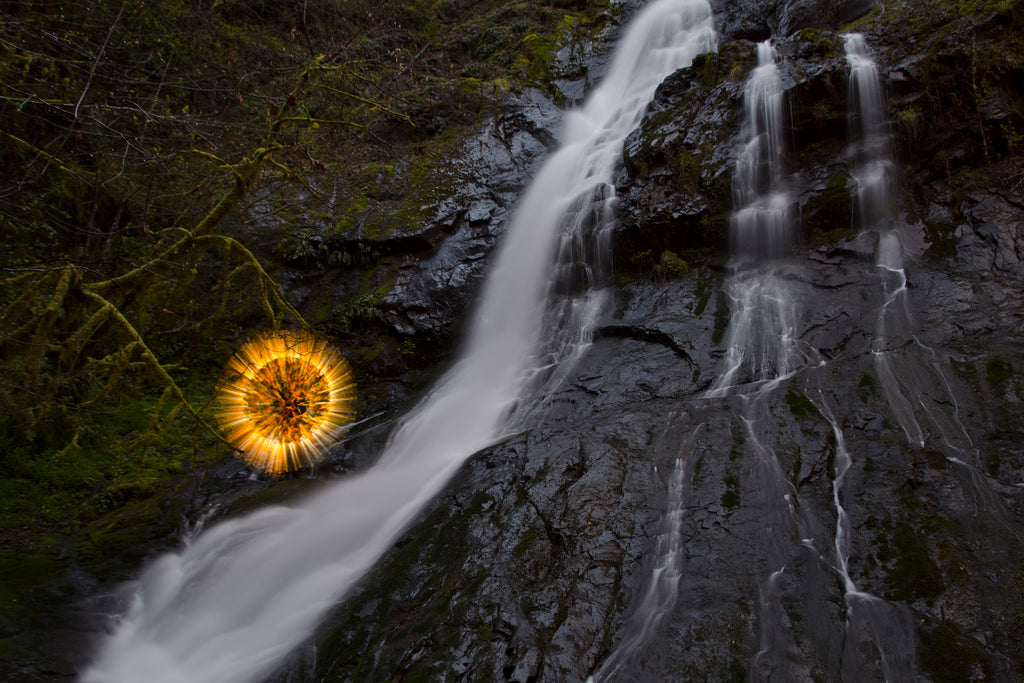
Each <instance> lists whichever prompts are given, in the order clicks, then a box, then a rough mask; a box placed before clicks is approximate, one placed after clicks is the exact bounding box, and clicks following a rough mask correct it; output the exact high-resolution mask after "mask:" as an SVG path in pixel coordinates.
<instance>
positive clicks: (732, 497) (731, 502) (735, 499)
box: [722, 475, 740, 508]
mask: <svg viewBox="0 0 1024 683" xmlns="http://www.w3.org/2000/svg"><path fill="white" fill-rule="evenodd" d="M739 504H740V482H739V479H738V478H737V477H735V476H733V475H729V476H727V477H726V478H725V493H724V494H722V507H725V508H735V507H739Z"/></svg>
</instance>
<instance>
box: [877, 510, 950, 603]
mask: <svg viewBox="0 0 1024 683" xmlns="http://www.w3.org/2000/svg"><path fill="white" fill-rule="evenodd" d="M887 528H888V529H891V536H890V537H889V538H888V539H885V538H884V537H883V538H881V539H880V541H881V542H880V543H879V559H881V560H882V561H883V562H887V563H889V567H890V569H889V572H888V575H887V576H886V579H885V584H886V587H887V588H888V591H887V593H886V597H888V598H889V599H892V600H904V601H906V602H914V601H915V600H931V599H934V598H935V597H937V596H939V595H940V594H941V593H942V592H943V590H945V585H944V583H943V580H942V572H941V571H940V569H939V567H938V565H937V564H936V563H935V560H934V559H932V555H931V550H930V548H929V545H928V539H927V536H926V535H925V533H926V530H925V529H924V528H916V527H914V526H912V525H911V524H910V523H909V522H906V521H902V520H901V521H899V522H897V523H895V524H892V523H891V522H889V521H888V520H886V521H885V522H884V523H883V525H882V529H883V530H885V529H887Z"/></svg>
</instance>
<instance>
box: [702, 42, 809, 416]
mask: <svg viewBox="0 0 1024 683" xmlns="http://www.w3.org/2000/svg"><path fill="white" fill-rule="evenodd" d="M757 56H758V66H757V68H755V69H754V71H753V73H751V75H750V78H749V79H748V80H747V84H746V87H745V88H744V130H745V131H746V137H747V141H746V142H745V143H744V145H743V147H742V149H741V151H740V155H739V159H738V160H737V162H736V170H735V173H734V174H733V183H732V185H733V204H734V206H735V207H736V210H735V211H734V213H733V215H732V217H731V219H730V237H731V243H732V252H733V260H732V267H733V269H734V272H733V273H732V274H731V275H730V278H729V281H728V283H727V285H726V290H727V292H728V295H729V298H730V300H731V308H732V315H731V317H730V320H729V332H728V337H727V339H726V344H727V349H728V350H727V352H726V359H725V363H724V366H723V371H722V373H721V374H720V375H719V377H718V380H717V381H716V382H715V384H714V386H713V388H712V390H711V391H710V392H709V394H708V396H709V397H721V396H725V395H727V394H729V393H730V390H731V389H732V388H733V387H735V386H736V385H738V384H750V383H753V384H755V385H758V384H764V383H769V384H770V385H772V386H774V384H776V383H777V382H778V381H779V380H781V379H783V378H785V377H786V376H787V375H788V374H789V373H790V372H791V371H792V370H793V362H794V352H795V348H794V345H795V340H794V338H793V331H794V329H795V315H796V309H795V304H794V301H795V297H794V296H793V294H792V293H791V292H790V291H789V286H788V284H787V282H786V278H785V272H784V269H783V265H782V263H781V262H780V261H779V258H780V257H782V256H785V255H786V254H787V253H788V251H789V250H790V248H791V247H792V245H793V243H794V241H795V230H794V225H793V202H792V199H791V198H790V196H789V195H788V193H786V192H785V190H784V189H783V183H782V136H783V133H782V130H783V129H782V126H783V91H782V80H781V76H780V74H779V67H778V65H777V64H776V61H775V50H774V48H773V47H772V45H771V42H770V41H765V42H763V43H760V44H758V46H757Z"/></svg>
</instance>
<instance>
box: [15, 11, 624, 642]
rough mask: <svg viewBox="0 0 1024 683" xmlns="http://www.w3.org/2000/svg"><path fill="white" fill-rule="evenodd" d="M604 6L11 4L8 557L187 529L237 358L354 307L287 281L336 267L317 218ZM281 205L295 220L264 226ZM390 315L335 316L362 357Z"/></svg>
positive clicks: (112, 552) (348, 204)
mask: <svg viewBox="0 0 1024 683" xmlns="http://www.w3.org/2000/svg"><path fill="white" fill-rule="evenodd" d="M605 4H606V3H604V2H590V1H588V0H550V1H547V2H541V3H535V2H512V3H507V2H496V1H487V2H466V1H464V0H417V1H411V2H405V3H384V4H381V3H373V2H367V1H365V0H347V1H342V0H317V1H307V2H302V3H289V2H273V1H266V0H228V1H226V2H213V3H209V2H196V1H193V0H175V1H173V2H166V3H158V4H154V3H147V2H140V1H138V0H100V1H97V2H84V1H83V2H69V3H13V4H9V5H8V6H6V7H5V8H4V9H3V10H2V15H3V21H2V22H0V52H2V54H3V59H2V60H0V122H2V127H0V131H2V132H0V154H2V158H3V160H4V164H3V170H2V171H0V245H2V247H3V249H2V254H3V255H2V256H0V378H2V379H0V449H2V455H0V472H2V475H3V476H2V478H0V494H2V495H0V548H3V549H5V550H9V551H14V552H16V553H18V555H15V554H12V555H11V556H10V558H9V559H10V563H8V564H5V567H6V568H8V569H13V568H14V567H16V566H18V565H20V564H21V562H20V561H19V560H18V557H19V556H23V555H24V553H26V552H31V553H38V554H36V555H33V556H34V557H37V558H38V561H39V563H42V564H43V565H46V566H52V565H53V563H54V562H55V561H56V558H57V557H60V558H63V559H62V560H61V562H63V563H66V562H67V560H71V561H72V563H77V562H79V561H82V562H85V563H86V566H87V568H92V569H95V568H97V567H99V565H100V564H101V563H106V562H108V561H110V560H111V559H114V558H116V562H118V563H123V566H124V567H131V566H137V563H138V559H139V556H140V555H142V554H147V553H150V552H152V551H153V549H154V541H155V542H156V544H157V545H160V544H164V543H167V542H169V541H171V540H172V538H173V535H172V532H173V530H174V529H175V528H176V527H177V526H178V525H179V523H180V519H181V511H182V508H183V506H184V505H185V504H186V503H187V501H188V498H189V496H190V495H191V494H192V493H194V492H195V491H196V490H197V488H198V487H201V486H203V485H204V472H205V471H206V469H207V467H208V466H210V465H212V464H214V463H216V462H219V461H222V460H224V459H225V458H227V457H229V456H230V453H231V450H230V448H229V447H228V446H227V445H226V444H225V443H223V442H222V441H221V439H220V437H219V436H218V435H217V433H216V432H215V431H214V430H213V429H208V428H207V425H206V423H207V422H208V415H209V406H210V402H211V401H212V398H213V396H214V394H215V389H216V383H217V381H218V378H219V374H220V371H221V368H222V367H223V365H224V363H225V362H226V360H227V358H228V357H229V356H230V354H231V352H232V351H233V350H234V349H235V348H237V347H238V346H239V345H240V344H241V343H242V342H243V341H244V340H245V339H247V338H248V337H249V336H250V335H251V334H252V333H253V332H255V331H257V330H260V329H263V328H265V327H276V326H279V325H293V326H294V325H297V326H305V325H308V324H315V323H318V322H322V321H324V319H325V318H328V317H330V316H331V315H332V310H331V308H330V307H327V310H320V309H317V307H313V308H312V309H310V310H304V311H302V312H300V311H299V310H297V309H296V308H295V306H294V305H293V303H292V302H291V301H290V300H289V298H288V295H287V294H286V293H284V292H283V291H282V288H281V286H280V284H279V283H280V282H281V281H282V275H284V274H285V273H286V268H287V267H288V264H289V263H292V264H294V263H303V262H305V263H306V264H307V265H308V262H309V259H310V257H311V258H312V259H313V260H314V261H315V260H316V257H317V254H315V253H313V254H309V253H304V254H298V250H299V247H301V246H302V244H303V239H302V235H303V234H304V233H303V231H302V230H301V227H302V226H301V225H298V224H297V220H298V217H305V216H308V215H313V214H316V215H321V216H323V217H324V219H325V220H326V221H327V222H328V223H333V224H335V225H337V226H343V225H344V223H345V221H346V220H348V219H349V218H350V217H351V216H353V215H355V214H357V213H358V210H357V209H358V206H359V205H360V203H361V202H362V204H363V209H364V210H369V207H368V206H367V205H368V204H371V203H373V202H375V201H376V198H375V197H372V196H371V197H370V198H369V199H367V196H366V185H367V178H371V179H373V178H377V176H378V171H379V169H382V168H394V167H395V165H396V164H399V163H400V162H407V161H409V160H413V163H415V160H417V159H428V160H434V161H436V160H437V156H438V154H437V150H440V149H448V148H450V147H451V145H452V141H453V140H455V139H458V137H459V136H460V135H462V134H463V133H464V132H465V131H467V130H468V129H469V128H470V127H471V126H474V125H476V124H477V123H478V122H479V121H480V120H481V119H482V118H483V117H484V116H486V115H488V114H490V113H493V112H494V111H496V110H497V108H498V107H499V106H500V101H501V98H502V97H503V96H504V95H505V94H506V93H507V92H508V91H509V90H510V89H517V88H522V87H524V86H528V85H535V86H539V87H543V88H549V89H550V88H551V84H550V82H549V80H548V79H549V78H550V62H551V60H553V59H554V58H555V52H556V51H557V50H558V49H560V48H561V47H562V46H564V45H570V44H571V43H572V42H573V41H574V40H575V39H576V37H578V36H582V35H584V34H586V35H589V34H590V32H592V31H593V30H594V29H595V27H596V26H599V25H600V21H598V20H597V19H596V17H598V15H599V14H600V13H601V12H602V11H603V8H604V6H605ZM415 179H416V177H415V176H413V177H412V179H411V180H407V181H406V182H405V185H403V186H402V187H399V188H398V193H399V194H400V195H402V196H405V195H414V194H415V191H416V188H414V187H410V185H409V183H412V182H414V181H415ZM268 211H271V212H273V214H274V216H276V217H277V218H278V219H281V221H282V222H283V224H284V228H283V229H280V230H278V231H277V232H276V233H275V234H273V235H265V236H264V235H258V228H259V227H261V226H265V225H267V224H268V221H267V218H268V215H267V212H268ZM271 217H273V216H271ZM254 226H255V227H254ZM254 230H255V231H256V234H257V235H258V238H257V239H255V240H253V239H252V237H253V234H254ZM307 241H309V240H307ZM307 251H308V250H307ZM379 260H380V258H379V255H377V254H372V255H371V254H370V251H369V250H368V249H367V250H366V253H358V252H357V254H356V256H354V257H352V258H350V259H347V260H345V259H337V260H335V261H333V262H331V263H330V265H331V267H333V268H335V269H336V270H348V271H351V272H352V273H353V274H354V275H355V277H357V278H358V277H363V276H365V274H366V272H367V267H371V272H372V267H373V266H375V265H377V263H376V261H379ZM371 281H372V280H371ZM369 290H370V291H371V292H372V293H373V296H377V298H378V299H379V295H380V292H379V291H378V290H380V287H376V286H375V285H371V286H370V288H369ZM364 298H365V297H364ZM364 304H365V302H364ZM371 304H372V302H371ZM321 308H322V307H321ZM371 309H372V305H370V306H369V308H368V307H367V305H361V304H360V301H355V300H354V301H353V302H350V303H349V304H346V305H344V306H338V307H337V311H340V313H339V314H338V315H337V316H335V317H336V318H337V321H336V322H335V323H332V324H329V325H321V327H322V329H323V331H326V332H334V333H344V336H343V338H342V339H341V340H340V343H341V346H342V347H343V351H344V352H345V353H346V354H349V352H350V351H352V349H354V348H359V347H360V345H362V347H366V346H369V345H373V344H376V342H371V341H368V340H370V339H372V338H374V337H375V336H378V335H380V334H381V332H382V330H381V328H380V327H379V326H378V325H377V323H378V322H379V321H378V320H377V317H376V316H375V315H374V314H373V313H374V311H373V310H371ZM367 311H368V312H367ZM304 318H306V319H304ZM342 328H344V329H342ZM401 348H402V351H403V353H405V352H407V355H408V354H414V353H415V346H414V345H412V344H408V343H407V344H405V345H404V346H402V347H401ZM354 356H355V357H354V358H353V359H352V360H353V362H354V364H355V366H356V368H355V369H356V371H357V372H360V371H363V370H365V365H361V364H360V356H359V354H354ZM119 566H121V565H120V564H119ZM51 571H52V570H47V571H45V572H41V571H34V572H33V573H34V574H35V575H36V576H37V577H38V579H39V580H43V579H45V578H47V577H51V578H52V574H51ZM6 573H9V572H6V571H5V574H6ZM114 573H115V574H116V573H117V572H116V571H115V572H114ZM25 580H26V581H27V582H28V583H27V584H26V583H25V582H12V583H10V584H9V585H10V590H12V591H17V592H18V593H22V592H24V591H25V590H26V586H28V585H32V584H33V580H31V579H29V578H27V577H26V579H25ZM13 595H14V594H13V593H11V595H10V596H8V595H7V594H6V593H5V594H3V595H0V600H2V601H3V602H4V604H7V603H8V601H9V600H14V599H15V598H14V597H13ZM11 604H13V603H11ZM26 623H27V622H18V620H17V619H14V620H12V621H11V622H10V623H7V621H6V620H5V621H4V623H3V624H2V627H3V628H2V631H3V632H2V633H0V637H3V638H7V637H8V636H11V637H12V638H14V640H13V641H11V642H9V643H8V644H9V645H11V647H10V648H8V649H7V650H4V652H6V653H7V655H4V656H5V657H6V656H8V655H10V657H11V658H12V659H15V660H16V659H17V658H18V657H20V656H22V655H21V654H20V652H21V650H20V648H21V647H24V646H25V644H24V643H22V642H20V641H18V640H17V639H18V635H17V634H18V632H19V630H21V629H23V628H25V626H26Z"/></svg>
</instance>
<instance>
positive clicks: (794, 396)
mask: <svg viewBox="0 0 1024 683" xmlns="http://www.w3.org/2000/svg"><path fill="white" fill-rule="evenodd" d="M786 405H788V406H789V412H791V413H793V417H795V418H797V419H798V420H806V419H809V418H811V417H815V416H817V415H819V413H818V409H817V408H816V407H815V405H814V404H813V403H811V401H810V399H808V398H807V397H806V396H804V395H803V394H800V393H797V392H795V391H793V390H792V389H791V390H789V391H787V392H786Z"/></svg>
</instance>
